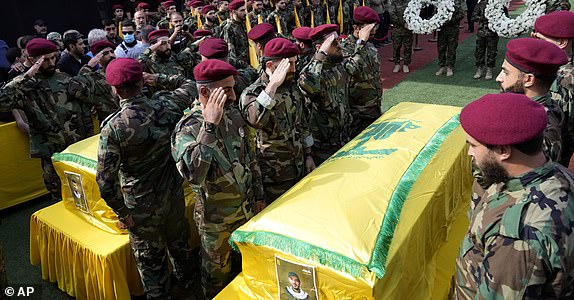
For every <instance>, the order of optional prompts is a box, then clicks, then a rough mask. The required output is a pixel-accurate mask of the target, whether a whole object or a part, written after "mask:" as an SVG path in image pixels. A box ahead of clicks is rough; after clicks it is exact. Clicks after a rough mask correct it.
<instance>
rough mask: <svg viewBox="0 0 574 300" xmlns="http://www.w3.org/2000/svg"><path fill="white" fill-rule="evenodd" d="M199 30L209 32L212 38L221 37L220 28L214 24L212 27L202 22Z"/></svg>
mask: <svg viewBox="0 0 574 300" xmlns="http://www.w3.org/2000/svg"><path fill="white" fill-rule="evenodd" d="M216 22H217V21H216ZM201 29H203V30H209V31H211V33H212V34H213V36H214V37H215V36H220V35H221V26H219V25H217V24H216V23H213V25H209V24H207V23H206V22H203V25H202V26H201Z"/></svg>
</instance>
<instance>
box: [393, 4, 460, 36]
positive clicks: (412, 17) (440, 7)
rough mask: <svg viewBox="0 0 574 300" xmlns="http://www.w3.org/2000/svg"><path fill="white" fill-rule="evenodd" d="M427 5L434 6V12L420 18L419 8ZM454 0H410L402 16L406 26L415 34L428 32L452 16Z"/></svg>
mask: <svg viewBox="0 0 574 300" xmlns="http://www.w3.org/2000/svg"><path fill="white" fill-rule="evenodd" d="M427 5H433V6H434V7H436V13H435V14H434V15H433V16H432V17H431V18H430V19H428V20H425V19H423V18H421V10H422V9H423V7H425V6H427ZM453 13H454V0H411V1H409V4H408V5H407V8H406V9H405V12H404V14H403V17H404V18H405V22H406V23H407V28H408V29H409V30H410V31H412V32H414V33H416V34H430V33H432V32H433V31H435V30H438V29H439V28H441V27H442V25H444V24H445V23H446V22H448V21H449V20H450V18H452V14H453Z"/></svg>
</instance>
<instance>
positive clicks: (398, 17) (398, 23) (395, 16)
mask: <svg viewBox="0 0 574 300" xmlns="http://www.w3.org/2000/svg"><path fill="white" fill-rule="evenodd" d="M407 4H408V1H406V0H396V1H393V2H391V10H390V16H391V24H393V26H394V27H393V34H395V32H396V33H397V34H400V35H405V34H412V31H410V30H409V29H408V28H407V23H406V22H405V18H404V16H403V15H404V13H405V9H406V8H407Z"/></svg>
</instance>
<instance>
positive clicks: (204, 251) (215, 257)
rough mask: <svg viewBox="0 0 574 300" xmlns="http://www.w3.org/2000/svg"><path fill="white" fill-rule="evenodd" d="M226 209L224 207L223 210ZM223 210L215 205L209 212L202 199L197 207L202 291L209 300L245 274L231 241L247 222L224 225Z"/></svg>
mask: <svg viewBox="0 0 574 300" xmlns="http://www.w3.org/2000/svg"><path fill="white" fill-rule="evenodd" d="M221 205H225V203H222V204H221ZM224 209H225V208H223V207H222V209H221V210H224ZM221 210H218V209H216V208H214V207H213V205H212V207H210V209H209V211H206V210H205V205H204V200H203V199H198V200H197V202H196V203H195V213H194V215H195V217H194V218H195V224H196V225H197V229H198V230H197V231H198V233H199V238H200V241H201V246H200V247H201V250H200V256H201V266H200V270H201V287H202V289H203V293H204V295H205V297H206V298H208V299H212V298H214V297H215V296H216V295H217V294H219V292H221V290H223V288H224V287H225V286H226V285H227V284H228V283H229V282H231V280H232V279H233V278H234V277H235V275H237V274H239V272H240V270H241V256H240V255H239V254H238V253H235V252H233V251H232V250H231V246H230V245H229V237H230V236H231V233H232V232H233V231H234V230H235V229H237V228H239V226H241V225H243V224H245V222H246V221H247V219H241V220H239V221H235V222H233V223H230V224H227V223H223V221H221V220H225V219H226V217H225V216H222V215H218V213H217V212H219V211H221ZM214 219H220V222H219V223H218V222H215V220H214Z"/></svg>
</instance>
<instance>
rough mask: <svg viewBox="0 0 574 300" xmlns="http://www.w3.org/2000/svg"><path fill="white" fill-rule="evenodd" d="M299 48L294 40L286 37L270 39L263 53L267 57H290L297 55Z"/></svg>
mask: <svg viewBox="0 0 574 300" xmlns="http://www.w3.org/2000/svg"><path fill="white" fill-rule="evenodd" d="M298 54H299V48H297V45H295V44H294V43H293V42H291V41H289V40H288V39H284V38H274V39H272V40H270V41H269V42H268V43H267V44H266V45H265V49H263V55H264V56H265V57H267V58H289V57H293V56H297V55H298Z"/></svg>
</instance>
